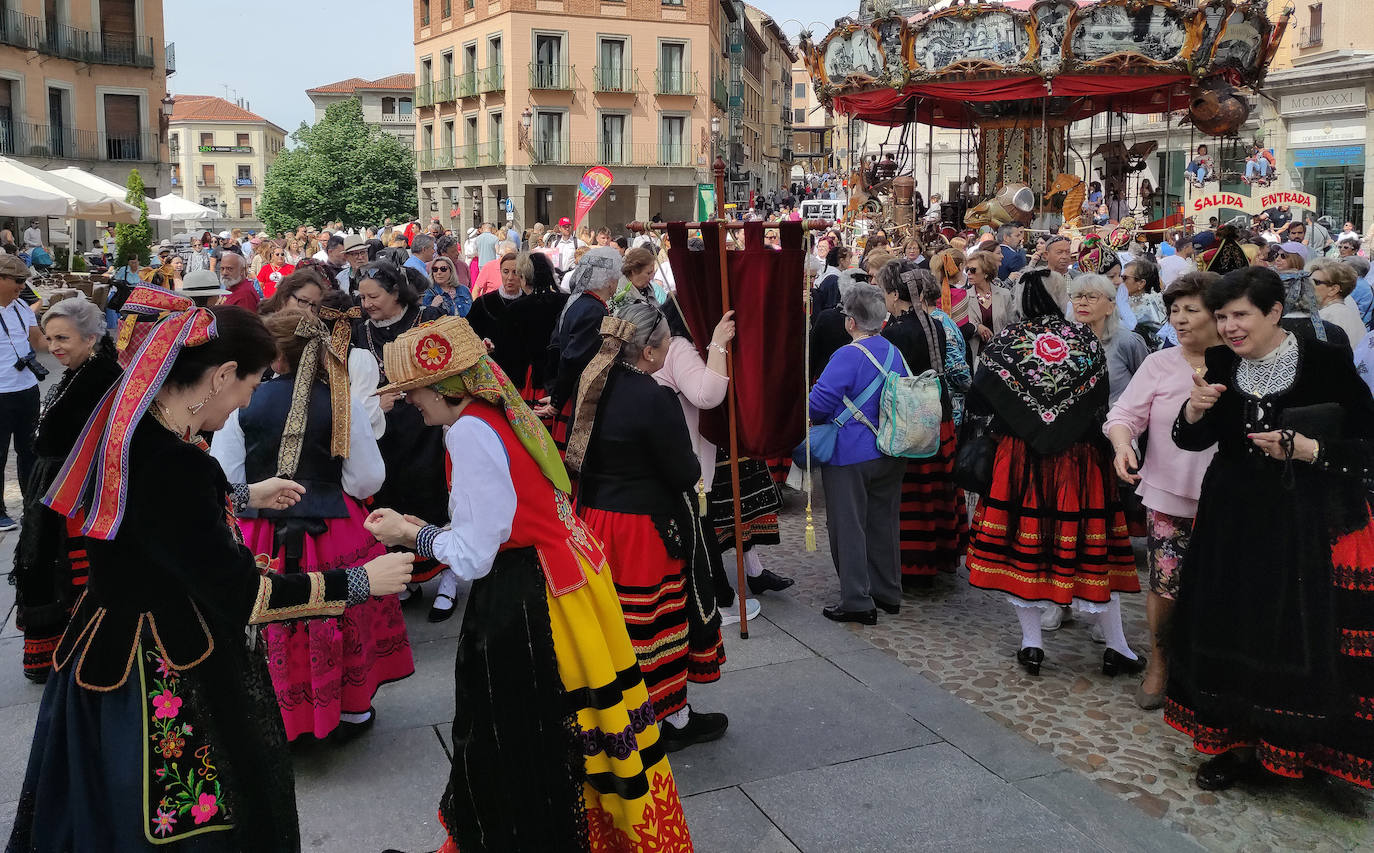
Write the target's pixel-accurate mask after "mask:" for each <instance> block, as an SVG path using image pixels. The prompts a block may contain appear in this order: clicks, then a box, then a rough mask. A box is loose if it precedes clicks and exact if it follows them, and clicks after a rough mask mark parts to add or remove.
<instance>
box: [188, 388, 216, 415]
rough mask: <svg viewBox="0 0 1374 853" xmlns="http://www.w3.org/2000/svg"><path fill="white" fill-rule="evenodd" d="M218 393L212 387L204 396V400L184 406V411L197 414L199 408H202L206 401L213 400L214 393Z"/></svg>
mask: <svg viewBox="0 0 1374 853" xmlns="http://www.w3.org/2000/svg"><path fill="white" fill-rule="evenodd" d="M218 393H219V392H218V391H215V390H213V389H212V390H211V391H210V393H209V394H207V395H206V397H205V399H204V400H201V401H200V402H199V403H196V404H194V405H189V406H187V407H186V411H188V412H190V413H191V414H193V415H198V414H200V410H201V409H203V408H205V404H206V403H208V402H210V401H211V400H213V399H214V397H215V395H216V394H218Z"/></svg>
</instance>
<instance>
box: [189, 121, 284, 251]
mask: <svg viewBox="0 0 1374 853" xmlns="http://www.w3.org/2000/svg"><path fill="white" fill-rule="evenodd" d="M168 142H169V147H170V153H171V159H172V166H171V169H172V174H171V185H172V187H173V190H174V191H175V192H177V193H178V194H179V195H181V197H182V198H185V199H187V200H189V201H194V202H196V203H198V204H203V205H205V206H206V207H209V208H213V209H215V210H218V211H220V215H221V217H222V218H221V219H219V220H217V221H216V226H217V227H221V228H244V229H253V230H259V229H261V228H262V227H263V225H262V221H261V220H260V219H258V216H257V208H258V198H259V197H260V196H261V195H262V182H263V178H264V177H266V175H267V170H268V168H270V167H271V165H272V164H273V163H274V162H276V159H277V155H278V154H280V153H281V150H282V149H283V148H285V147H286V131H285V130H282V129H281V128H280V127H278V126H277V125H275V124H273V123H272V122H270V121H268V120H267V119H265V118H263V117H262V116H260V115H258V114H257V113H254V112H252V111H251V110H249V109H248V108H247V105H246V104H244V103H241V102H240V103H230V102H229V101H226V100H225V99H223V98H217V97H215V96H213V95H177V96H176V97H175V99H174V100H173V106H172V117H171V125H170V131H169V133H168Z"/></svg>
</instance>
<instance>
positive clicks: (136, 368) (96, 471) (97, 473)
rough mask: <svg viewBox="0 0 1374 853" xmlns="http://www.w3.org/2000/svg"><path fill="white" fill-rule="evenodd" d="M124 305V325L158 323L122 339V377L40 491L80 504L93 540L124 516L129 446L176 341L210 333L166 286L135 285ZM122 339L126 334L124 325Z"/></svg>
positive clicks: (200, 313)
mask: <svg viewBox="0 0 1374 853" xmlns="http://www.w3.org/2000/svg"><path fill="white" fill-rule="evenodd" d="M122 310H123V311H124V313H125V314H126V317H125V320H126V321H132V323H135V324H138V325H128V326H126V327H125V328H127V329H130V330H132V329H134V328H138V327H139V326H142V325H143V324H142V323H139V322H138V321H139V320H140V319H143V320H144V322H145V323H146V321H147V319H149V318H151V319H153V320H155V321H156V322H153V323H151V324H148V325H147V326H146V328H147V331H146V333H144V334H142V335H141V336H140V340H139V341H138V343H137V345H136V346H128V347H127V348H126V351H125V352H124V353H121V358H120V362H121V363H123V364H124V376H123V377H122V378H121V379H120V381H119V382H118V383H117V384H116V385H115V386H114V387H113V388H111V389H110V390H109V391H108V392H107V393H106V394H105V396H104V398H103V399H101V401H100V405H99V406H97V407H96V410H95V411H94V412H93V413H92V414H91V416H90V418H89V419H88V420H87V421H86V426H85V428H84V429H83V430H82V431H81V436H80V437H79V438H78V439H77V441H76V446H75V447H73V448H72V452H71V453H70V454H69V455H68V456H67V461H66V463H65V464H64V465H63V466H62V470H61V472H59V473H58V475H57V479H56V480H54V481H53V484H52V488H50V489H49V490H48V493H47V494H46V495H44V496H43V503H44V504H46V505H47V506H49V507H51V508H52V509H53V510H54V511H56V512H59V513H61V514H62V515H65V516H69V517H73V518H75V517H76V516H77V513H78V512H79V511H80V510H81V509H82V508H83V507H84V508H85V509H86V520H85V522H84V523H83V524H82V526H81V532H82V533H83V534H84V535H86V536H90V537H92V538H94V539H113V538H114V537H115V534H116V533H118V532H119V525H120V523H121V522H123V520H124V509H125V499H126V495H125V481H126V479H127V475H128V469H129V445H130V444H131V443H132V441H133V435H134V430H135V429H136V428H137V427H138V424H139V421H140V420H142V418H143V414H144V412H146V411H148V407H149V406H150V405H151V404H152V402H153V398H154V397H156V396H157V392H158V391H159V390H161V388H162V383H163V382H164V381H166V379H167V374H168V373H169V372H170V371H171V369H172V364H173V363H174V362H175V361H176V357H177V355H178V354H179V353H180V352H181V350H182V347H194V346H200V345H201V344H204V343H207V342H209V341H210V340H212V339H214V337H215V316H214V315H213V314H211V313H210V312H209V311H207V310H205V309H204V308H196V307H195V306H194V303H192V302H191V300H190V299H187V298H186V297H184V296H177V295H176V294H174V293H169V292H168V291H165V290H160V289H158V288H153V287H142V286H138V287H135V288H134V292H133V293H132V294H131V295H130V296H129V299H128V301H126V302H125V303H124V307H123V309H122ZM140 330H141V329H140ZM121 338H126V336H125V334H124V333H123V329H121ZM125 342H126V343H128V342H129V341H128V340H127V339H126V341H125ZM130 352H131V353H132V355H129V354H128V353H130Z"/></svg>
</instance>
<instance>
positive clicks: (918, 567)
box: [897, 420, 968, 577]
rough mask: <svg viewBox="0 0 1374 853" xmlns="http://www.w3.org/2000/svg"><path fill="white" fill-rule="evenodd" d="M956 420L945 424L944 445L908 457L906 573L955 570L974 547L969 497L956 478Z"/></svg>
mask: <svg viewBox="0 0 1374 853" xmlns="http://www.w3.org/2000/svg"><path fill="white" fill-rule="evenodd" d="M954 446H955V436H954V421H952V420H947V421H945V422H944V423H942V424H941V425H940V450H939V452H937V453H936V454H935V455H934V456H931V457H930V458H928V459H913V460H911V462H909V463H907V467H906V476H905V477H903V478H902V505H901V510H900V511H899V514H898V516H897V521H898V540H899V541H900V543H901V546H902V556H901V560H902V574H903V575H905V576H911V577H914V576H919V575H934V574H936V573H937V572H953V571H954V569H955V567H956V566H958V564H959V557H960V556H961V555H962V554H963V553H964V549H965V548H966V547H968V503H967V502H966V501H965V499H964V490H963V489H961V488H959V487H958V486H956V485H955V484H954V478H953V472H954Z"/></svg>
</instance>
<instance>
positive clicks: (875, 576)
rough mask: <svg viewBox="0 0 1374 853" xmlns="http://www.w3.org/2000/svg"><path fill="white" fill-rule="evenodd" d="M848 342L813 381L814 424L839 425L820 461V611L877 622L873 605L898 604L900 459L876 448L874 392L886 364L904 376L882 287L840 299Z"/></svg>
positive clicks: (864, 287) (888, 608) (859, 288)
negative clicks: (830, 576) (826, 581)
mask: <svg viewBox="0 0 1374 853" xmlns="http://www.w3.org/2000/svg"><path fill="white" fill-rule="evenodd" d="M840 310H841V311H842V312H843V313H844V327H845V331H847V332H848V333H849V338H850V343H848V344H846V345H845V346H842V347H840V348H839V350H837V351H836V352H835V354H834V355H833V356H831V358H830V361H829V363H827V364H826V366H825V370H824V371H822V373H821V375H820V377H819V378H818V379H817V380H816V384H815V385H814V386H812V388H811V393H810V396H809V397H808V398H807V406H808V409H809V411H810V414H811V422H812V423H813V424H824V423H831V422H834V423H836V424H838V425H839V432H838V437H837V438H836V441H835V452H834V455H833V456H831V457H830V460H829V461H828V462H827V463H825V464H824V465H823V466H822V468H821V471H822V474H821V476H822V477H823V478H824V481H825V512H826V531H827V533H828V534H829V537H830V559H831V560H832V561H834V563H835V573H836V574H837V575H838V576H839V581H840V602H839V604H836V605H832V606H830V607H826V608H825V609H824V610H822V611H821V613H822V614H823V615H824V616H825V617H826V618H827V619H832V620H834V621H836V622H858V623H860V624H863V625H876V624H878V610H877V608H879V607H881V608H882V609H883V610H884V611H885V612H887V613H897V612H899V611H900V610H901V606H902V570H901V555H900V546H899V544H898V538H897V523H898V522H897V519H898V513H899V511H900V508H901V502H902V475H903V474H905V473H906V460H905V459H898V458H894V457H890V456H884V455H883V454H882V453H881V452H880V451H879V450H878V442H877V432H878V431H877V424H878V405H879V402H878V401H879V397H880V396H881V395H880V394H879V393H878V391H880V390H881V387H882V382H883V378H884V371H887V372H892V373H896V374H897V375H899V376H905V375H906V367H905V365H904V364H903V360H902V357H901V355H900V354H898V352H897V349H896V346H895V345H894V344H893V343H892V342H890V341H888V340H887V339H886V338H884V337H883V336H882V334H881V332H882V330H883V323H884V321H886V319H887V304H886V302H885V301H884V299H883V292H882V290H881V289H880V288H878V287H876V286H874V285H871V284H857V285H855V286H854V287H853V288H851V289H850V290H849V291H848V292H847V293H845V295H844V296H843V297H841V298H840Z"/></svg>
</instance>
